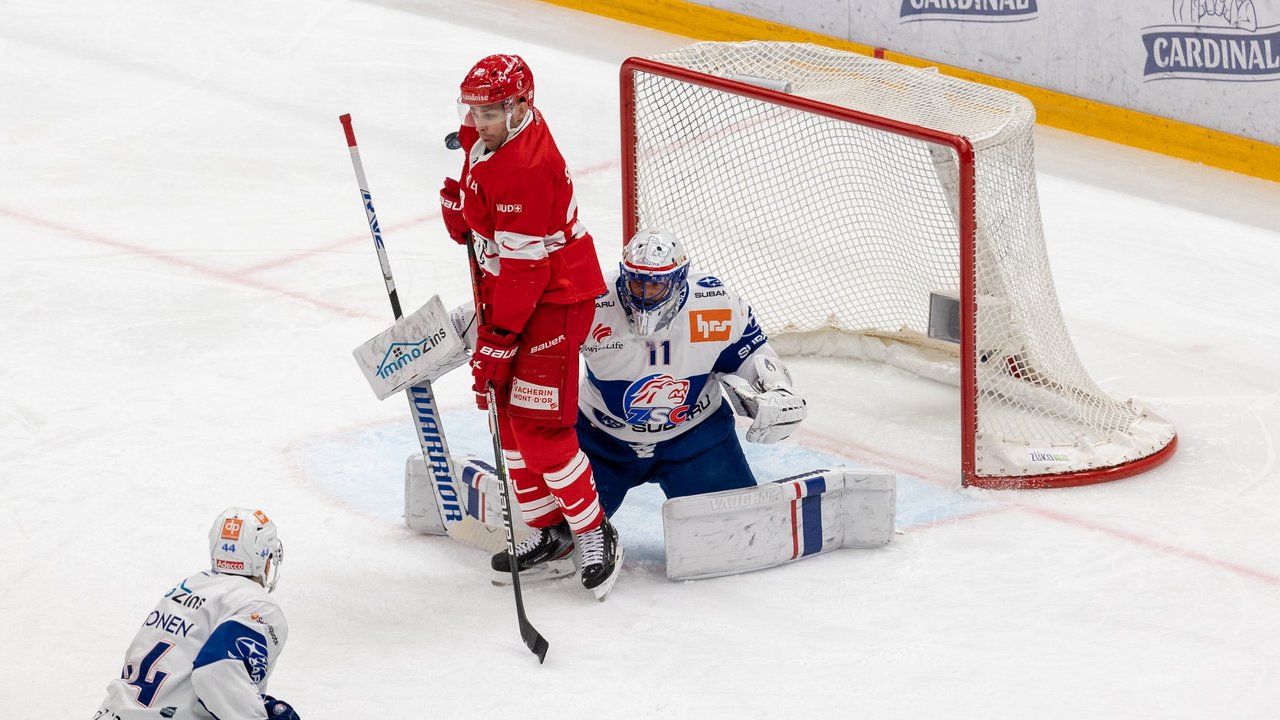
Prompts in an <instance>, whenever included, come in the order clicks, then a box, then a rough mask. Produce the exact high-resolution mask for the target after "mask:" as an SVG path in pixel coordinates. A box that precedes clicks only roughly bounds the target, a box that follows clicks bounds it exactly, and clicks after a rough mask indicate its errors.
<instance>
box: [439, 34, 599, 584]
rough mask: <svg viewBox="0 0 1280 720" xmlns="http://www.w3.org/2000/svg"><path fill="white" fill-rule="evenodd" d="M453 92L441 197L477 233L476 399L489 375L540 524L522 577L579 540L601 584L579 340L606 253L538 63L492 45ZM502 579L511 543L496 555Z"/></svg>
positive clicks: (471, 235) (518, 485)
mask: <svg viewBox="0 0 1280 720" xmlns="http://www.w3.org/2000/svg"><path fill="white" fill-rule="evenodd" d="M460 89H461V94H460V97H459V98H458V102H459V110H460V113H461V114H462V116H463V117H462V127H461V128H460V129H459V130H458V139H459V140H460V141H461V143H462V149H463V150H464V152H465V153H466V158H465V160H464V161H463V165H462V175H461V177H460V180H457V181H455V180H454V179H452V178H446V179H445V182H444V188H443V189H442V190H441V191H440V204H441V210H442V213H443V216H444V222H445V227H446V228H447V229H448V231H449V236H450V237H452V238H453V239H454V240H455V241H456V242H458V243H466V242H471V243H474V247H475V251H476V262H477V264H478V266H479V267H478V268H476V271H478V273H479V278H480V282H479V293H480V297H479V299H478V301H479V303H480V306H481V309H480V311H479V312H478V317H479V318H480V323H481V325H480V327H479V328H478V332H477V339H476V347H475V351H474V353H473V354H472V375H473V377H474V380H475V383H474V386H473V389H474V390H475V391H476V393H477V396H478V398H477V403H478V404H479V405H480V406H481V408H482V409H484V407H485V404H484V391H485V387H486V385H487V384H488V383H490V382H491V383H493V385H494V389H495V390H496V397H497V402H498V424H499V429H500V431H501V435H502V445H503V454H504V455H505V457H506V461H507V467H508V469H509V471H510V475H511V483H512V487H513V489H514V491H515V495H516V499H517V501H518V504H519V505H520V510H521V513H522V516H523V518H524V521H525V523H527V524H528V525H529V526H530V527H531V528H534V533H533V534H532V535H531V536H530V537H529V538H528V539H527V540H526V541H525V542H522V543H521V544H520V545H519V546H518V547H517V548H516V557H517V560H518V564H517V567H519V569H520V572H521V577H526V576H527V577H531V578H532V577H536V576H538V575H544V576H545V575H559V574H565V573H567V572H571V571H572V568H573V558H572V556H571V555H572V550H573V546H574V544H575V542H576V544H577V545H578V549H579V551H580V554H581V557H582V584H583V585H584V586H586V587H587V588H588V589H590V590H592V591H593V592H594V593H595V594H596V597H598V598H603V597H604V594H605V593H606V592H608V591H609V588H610V587H612V585H613V582H614V581H615V580H616V579H617V573H618V570H619V568H620V567H621V565H622V547H621V545H619V543H618V535H617V531H616V530H614V528H613V527H612V525H610V524H609V521H608V519H607V518H606V517H605V515H604V513H603V512H602V511H601V509H600V501H599V496H598V495H597V494H596V487H595V482H594V480H593V479H592V474H591V463H590V462H588V460H587V456H586V455H584V454H583V453H582V450H581V449H580V448H579V447H578V439H577V435H576V434H575V432H574V428H573V424H574V421H575V420H576V417H577V406H578V348H579V347H580V346H581V345H582V343H583V341H584V340H585V339H586V337H587V332H588V331H589V330H590V327H591V320H592V317H593V316H594V313H595V298H596V297H597V296H599V295H602V294H603V293H604V292H605V286H604V279H603V277H602V276H601V273H600V263H599V260H598V259H597V258H596V252H595V246H594V244H593V242H592V239H591V235H590V234H588V233H587V229H586V228H585V227H584V226H583V225H582V223H581V222H579V221H578V204H577V201H576V200H575V199H574V192H573V180H572V179H571V178H570V177H569V170H568V168H567V166H566V165H565V161H564V158H563V157H562V156H561V155H560V150H559V149H558V148H557V147H556V143H555V140H553V139H552V137H551V131H550V130H549V129H548V128H547V124H546V121H545V120H544V119H543V117H542V113H541V112H539V111H538V110H537V109H536V108H535V107H534V105H533V73H532V72H531V71H530V70H529V67H528V65H526V64H525V62H524V60H522V59H521V58H520V57H519V56H517V55H490V56H489V57H486V58H484V59H482V60H480V62H478V63H476V65H475V67H473V68H472V69H471V71H470V72H468V73H467V76H466V78H465V79H463V81H462V84H461V88H460ZM492 566H493V569H494V571H495V575H494V577H495V579H500V578H502V577H504V576H505V577H506V578H507V581H508V582H509V580H510V578H509V574H510V560H509V558H508V555H507V553H506V552H505V551H504V552H500V553H498V554H496V555H494V556H493V559H492Z"/></svg>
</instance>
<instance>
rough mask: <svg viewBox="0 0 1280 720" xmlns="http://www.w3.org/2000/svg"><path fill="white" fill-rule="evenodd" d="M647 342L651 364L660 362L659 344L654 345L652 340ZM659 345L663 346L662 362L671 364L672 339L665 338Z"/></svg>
mask: <svg viewBox="0 0 1280 720" xmlns="http://www.w3.org/2000/svg"><path fill="white" fill-rule="evenodd" d="M645 344H646V345H648V346H649V364H650V365H657V364H658V346H657V345H654V344H653V343H651V342H646V343H645ZM659 345H661V346H662V364H663V365H670V364H671V341H670V340H663V341H662V342H661V343H659Z"/></svg>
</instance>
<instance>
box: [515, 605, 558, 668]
mask: <svg viewBox="0 0 1280 720" xmlns="http://www.w3.org/2000/svg"><path fill="white" fill-rule="evenodd" d="M520 637H521V638H523V639H524V644H525V645H526V646H528V648H529V650H531V651H532V652H533V654H534V655H537V656H538V664H539V665H541V664H542V663H544V662H546V660H547V650H549V649H550V648H551V643H549V642H547V639H546V638H544V637H542V633H540V632H538V629H537V628H535V627H534V626H533V623H531V622H529V619H528V618H526V617H525V616H524V610H523V609H521V611H520Z"/></svg>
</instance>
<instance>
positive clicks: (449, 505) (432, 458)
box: [338, 114, 491, 545]
mask: <svg viewBox="0 0 1280 720" xmlns="http://www.w3.org/2000/svg"><path fill="white" fill-rule="evenodd" d="M338 120H339V121H340V122H341V123H342V128H343V130H344V131H345V132H346V135H347V149H348V150H350V151H351V165H352V166H353V167H354V168H355V171H356V182H357V183H358V184H359V185H360V200H361V203H362V204H363V205H364V214H365V217H366V219H368V221H369V232H371V233H372V234H373V246H374V249H375V250H377V252H378V263H379V264H380V265H381V266H382V280H383V283H384V284H385V285H386V287H387V299H388V300H390V301H391V312H392V313H394V314H395V319H396V320H399V319H400V318H401V317H402V316H403V315H404V313H403V312H402V311H401V309H400V297H399V295H397V294H396V283H395V280H394V279H393V278H392V277H391V263H390V261H389V260H388V259H387V250H386V248H385V247H383V244H382V231H381V230H380V229H379V228H378V216H377V214H376V213H375V212H374V210H373V197H372V196H371V195H370V194H369V183H368V181H366V180H365V177H364V165H363V164H362V163H361V162H360V149H359V148H358V147H357V146H356V134H355V130H353V129H352V127H351V115H350V114H346V115H342V116H341V117H339V118H338ZM405 395H406V396H407V397H408V398H409V409H410V410H412V411H413V419H414V424H415V425H416V426H417V429H418V445H419V447H420V448H421V449H422V457H423V458H424V459H425V460H426V462H427V467H429V468H430V469H431V474H432V475H433V476H434V478H435V482H434V483H432V487H433V488H434V489H435V493H436V502H437V506H438V507H439V508H440V515H441V518H442V519H443V520H444V527H445V532H446V533H448V535H449V537H451V538H453V539H455V540H458V541H459V542H462V543H466V544H468V545H473V544H475V543H474V542H471V541H469V538H471V537H473V536H474V534H475V528H473V527H472V526H480V532H481V533H482V534H483V536H484V537H486V538H487V537H488V536H489V535H490V533H491V531H490V530H489V529H488V528H485V527H484V526H483V525H482V524H481V523H480V522H479V521H478V520H476V519H475V518H473V517H471V516H469V515H467V514H466V513H465V512H463V509H462V504H461V503H460V502H459V501H458V485H457V483H456V482H455V480H454V475H453V468H452V466H451V465H450V464H449V448H448V445H446V444H445V439H444V427H443V426H442V425H441V423H440V412H439V410H438V409H437V408H436V398H435V394H434V393H432V392H431V383H430V382H421V383H418V384H417V385H414V386H412V387H410V388H409V389H408V390H406V391H405Z"/></svg>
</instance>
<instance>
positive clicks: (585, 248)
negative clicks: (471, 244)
mask: <svg viewBox="0 0 1280 720" xmlns="http://www.w3.org/2000/svg"><path fill="white" fill-rule="evenodd" d="M458 137H459V139H460V140H461V141H462V142H463V147H467V148H469V150H468V152H467V158H466V160H465V161H464V163H463V166H462V179H461V182H460V184H461V186H462V213H463V216H464V217H465V218H466V221H467V225H468V226H469V227H470V228H471V234H472V236H473V239H474V241H475V242H476V258H477V261H478V262H479V264H480V268H481V271H482V272H481V281H480V292H481V296H482V297H481V299H482V301H483V302H484V303H485V305H486V311H485V320H486V321H487V322H488V323H489V324H492V325H493V326H494V327H497V328H499V329H501V330H506V331H508V332H512V333H519V332H521V331H522V330H523V329H524V326H525V323H526V322H527V321H528V319H529V316H530V315H531V314H532V313H533V309H534V307H536V306H537V305H539V304H542V303H552V304H559V305H568V304H571V303H575V302H580V301H582V300H589V299H594V298H596V297H598V296H600V295H602V294H603V293H604V291H605V286H604V278H603V277H602V276H601V273H600V261H599V260H598V259H597V258H596V251H595V245H594V243H593V242H592V240H591V235H590V234H588V233H587V229H586V227H584V226H583V225H582V223H581V222H579V221H578V202H577V200H576V199H575V197H574V193H573V180H572V179H571V178H570V177H569V169H568V167H567V166H566V165H565V162H564V157H562V156H561V155H560V150H559V148H557V147H556V143H555V140H553V139H552V138H551V132H550V130H548V129H547V124H546V122H545V121H544V120H543V119H542V114H541V113H539V112H538V111H537V110H536V109H533V108H530V111H529V112H528V113H526V115H525V118H524V122H522V123H521V124H520V127H518V128H516V130H515V131H514V132H512V133H511V134H510V135H509V136H508V137H507V140H506V142H505V143H503V144H502V146H501V147H499V148H498V149H497V150H495V151H493V152H489V151H488V150H487V149H486V148H485V146H484V142H483V141H482V140H480V138H479V134H478V133H477V132H476V130H475V128H473V127H466V126H463V128H462V129H461V130H460V131H459V133H458Z"/></svg>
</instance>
